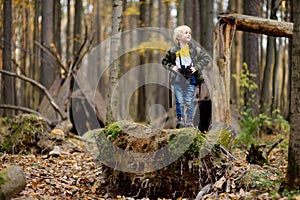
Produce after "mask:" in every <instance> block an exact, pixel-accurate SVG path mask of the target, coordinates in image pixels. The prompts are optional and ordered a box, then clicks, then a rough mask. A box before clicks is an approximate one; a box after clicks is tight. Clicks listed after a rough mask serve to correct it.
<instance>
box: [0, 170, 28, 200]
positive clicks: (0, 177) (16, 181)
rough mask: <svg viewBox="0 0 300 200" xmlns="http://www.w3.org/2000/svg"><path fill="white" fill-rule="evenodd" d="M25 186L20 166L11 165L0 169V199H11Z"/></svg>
mask: <svg viewBox="0 0 300 200" xmlns="http://www.w3.org/2000/svg"><path fill="white" fill-rule="evenodd" d="M25 186H26V179H25V175H24V173H23V171H22V169H21V168H20V167H18V166H14V165H13V166H10V167H8V168H5V169H2V170H1V171H0V188H1V189H0V191H1V196H0V199H3V200H6V199H11V198H12V197H13V196H15V195H17V194H19V193H20V192H21V191H22V190H23V189H24V188H25Z"/></svg>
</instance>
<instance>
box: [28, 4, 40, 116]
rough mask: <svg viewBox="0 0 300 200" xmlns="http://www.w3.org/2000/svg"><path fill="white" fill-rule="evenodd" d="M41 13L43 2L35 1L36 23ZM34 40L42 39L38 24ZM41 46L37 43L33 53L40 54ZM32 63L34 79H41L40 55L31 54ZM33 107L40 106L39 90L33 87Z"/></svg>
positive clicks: (34, 31)
mask: <svg viewBox="0 0 300 200" xmlns="http://www.w3.org/2000/svg"><path fill="white" fill-rule="evenodd" d="M40 15H41V2H40V1H35V3H34V24H38V23H39V17H40ZM32 39H33V41H37V42H39V43H40V41H41V32H40V29H39V27H38V26H34V29H33V38H32ZM39 52H40V51H39V47H38V46H37V45H33V53H34V55H39ZM31 59H32V60H31V64H32V67H31V68H30V70H31V71H30V72H31V74H32V76H33V79H34V80H35V81H38V80H39V68H40V61H39V57H38V56H31ZM32 97H33V99H34V100H33V106H32V107H33V109H36V110H37V109H38V106H39V103H40V101H39V90H38V89H37V88H33V94H32Z"/></svg>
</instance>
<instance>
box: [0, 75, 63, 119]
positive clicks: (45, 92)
mask: <svg viewBox="0 0 300 200" xmlns="http://www.w3.org/2000/svg"><path fill="white" fill-rule="evenodd" d="M0 73H2V74H5V75H9V76H13V77H17V78H20V79H22V80H24V81H27V82H29V83H31V84H33V85H35V86H37V87H38V88H39V89H41V90H42V91H43V93H44V94H45V95H46V97H47V99H48V100H49V102H50V104H51V106H52V107H53V108H54V110H55V111H56V112H57V113H58V114H59V116H60V117H61V118H62V119H63V120H65V119H67V116H66V115H65V113H63V111H61V109H60V108H59V106H58V105H57V104H56V103H55V101H54V99H53V98H52V96H51V94H50V93H49V91H48V90H47V89H46V88H45V86H43V85H42V84H40V83H38V82H37V81H35V80H33V79H31V78H28V77H26V76H23V75H18V74H16V73H13V72H9V71H6V70H0Z"/></svg>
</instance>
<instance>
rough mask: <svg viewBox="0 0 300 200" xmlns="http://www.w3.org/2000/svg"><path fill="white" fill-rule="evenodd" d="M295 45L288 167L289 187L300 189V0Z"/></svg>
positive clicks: (296, 7)
mask: <svg viewBox="0 0 300 200" xmlns="http://www.w3.org/2000/svg"><path fill="white" fill-rule="evenodd" d="M293 4H294V5H293V18H294V30H293V42H292V43H293V44H292V45H293V46H292V71H291V73H292V80H291V98H290V99H291V108H290V125H291V132H290V138H289V153H288V168H287V175H286V181H287V188H288V189H291V190H292V189H298V190H299V189H300V126H299V116H300V109H299V105H300V93H299V91H300V79H299V77H300V54H299V52H300V29H299V28H298V27H299V26H300V2H299V1H293Z"/></svg>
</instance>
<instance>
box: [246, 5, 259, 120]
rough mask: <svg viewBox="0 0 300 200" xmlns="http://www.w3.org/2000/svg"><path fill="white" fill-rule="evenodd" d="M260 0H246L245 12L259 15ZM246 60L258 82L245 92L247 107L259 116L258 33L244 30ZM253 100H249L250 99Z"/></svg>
mask: <svg viewBox="0 0 300 200" xmlns="http://www.w3.org/2000/svg"><path fill="white" fill-rule="evenodd" d="M259 3H260V1H259V0H245V1H244V13H245V14H247V15H252V16H259V6H260V5H259ZM243 35H244V51H243V52H244V62H245V63H247V66H248V69H249V72H250V73H251V74H255V75H256V76H255V77H251V80H252V81H253V82H255V83H256V84H257V86H258V87H257V89H253V90H251V91H246V92H245V97H244V98H245V99H247V101H246V102H247V103H248V105H247V104H246V106H247V107H249V108H251V109H252V114H253V116H257V115H258V112H259V109H258V105H259V99H260V90H259V88H260V87H259V85H260V78H259V77H260V76H259V75H260V72H259V55H258V52H259V48H258V35H257V34H256V33H248V32H244V34H243ZM250 99H251V100H253V101H249V100H250Z"/></svg>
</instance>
